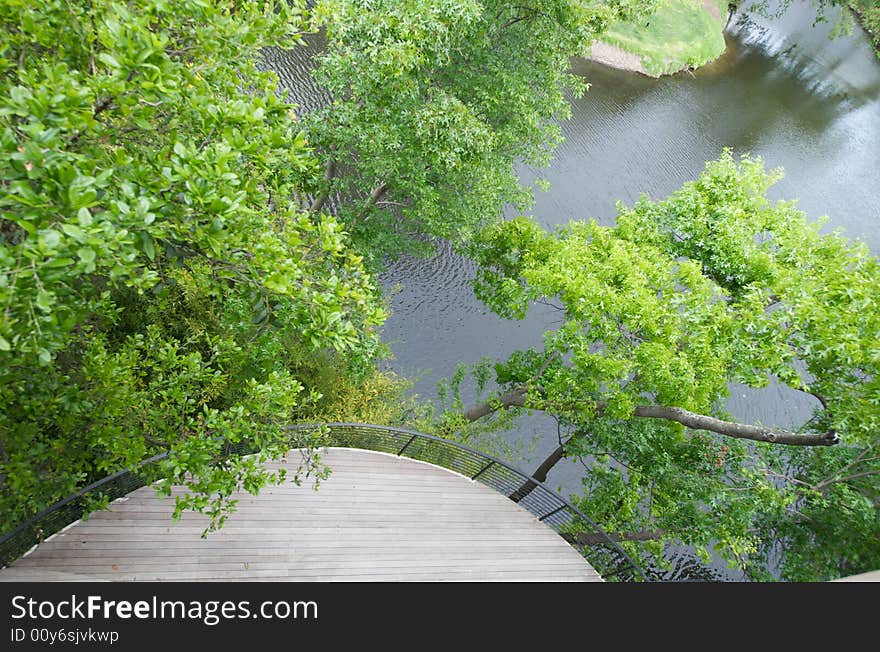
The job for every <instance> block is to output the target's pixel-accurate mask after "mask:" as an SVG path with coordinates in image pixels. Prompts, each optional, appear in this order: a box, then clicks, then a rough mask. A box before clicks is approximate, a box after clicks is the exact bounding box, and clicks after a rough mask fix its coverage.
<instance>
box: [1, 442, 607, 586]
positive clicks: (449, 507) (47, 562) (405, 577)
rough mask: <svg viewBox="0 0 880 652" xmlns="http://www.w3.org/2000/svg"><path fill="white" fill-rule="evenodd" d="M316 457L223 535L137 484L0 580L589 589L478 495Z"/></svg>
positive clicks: (398, 470) (426, 477) (465, 486)
mask: <svg viewBox="0 0 880 652" xmlns="http://www.w3.org/2000/svg"><path fill="white" fill-rule="evenodd" d="M325 460H326V462H327V463H328V464H330V465H331V466H333V468H334V474H333V475H332V476H331V477H330V479H329V480H327V481H325V482H323V483H322V485H321V488H320V489H319V491H317V492H315V491H313V490H312V488H311V485H310V484H309V483H305V484H304V486H301V487H297V486H295V485H293V484H287V485H285V486H282V487H269V488H266V489H265V490H264V491H263V492H262V493H261V494H260V495H259V496H257V497H254V496H251V495H249V494H244V493H243V494H241V496H240V500H239V503H238V511H237V512H235V513H234V514H232V515H231V516H230V518H229V520H228V521H227V525H226V526H225V527H224V528H223V529H222V530H221V531H219V532H215V533H211V534H209V535H208V537H207V538H204V539H203V538H201V536H200V535H201V533H202V531H203V530H204V528H205V526H206V525H207V523H208V519H207V518H206V517H204V516H202V515H199V514H191V513H187V514H185V515H184V516H183V517H182V518H181V519H180V521H179V522H172V521H171V520H170V513H171V511H172V508H173V501H171V500H169V499H167V498H165V497H162V496H160V495H158V494H157V493H156V491H155V489H154V488H153V487H143V488H141V489H139V490H137V491H135V492H133V493H132V494H130V495H129V496H127V497H125V498H123V499H120V500H117V501H114V502H113V503H111V505H110V508H109V509H108V510H105V511H102V512H98V513H95V514H93V515H92V516H91V517H90V518H89V519H87V520H83V521H81V522H79V523H77V524H75V525H73V526H72V527H70V528H69V529H68V530H67V531H65V532H63V533H61V534H59V535H57V536H55V537H54V538H52V539H51V540H50V541H47V542H45V543H43V544H42V545H40V546H39V547H38V548H37V549H36V550H34V551H33V552H32V553H31V554H29V555H27V556H25V557H23V558H22V559H20V560H18V561H16V562H15V563H14V564H13V565H12V566H11V567H10V568H7V569H3V570H0V580H10V579H12V578H15V579H16V580H22V579H34V580H36V579H43V580H45V581H67V580H70V581H76V580H81V579H84V578H85V579H107V580H116V581H119V580H123V581H140V580H164V581H184V580H189V581H192V580H197V581H211V580H216V581H222V580H242V581H257V580H266V581H277V580H302V581H337V580H363V581H426V580H431V581H437V580H449V579H452V580H459V581H469V580H476V581H500V580H514V581H531V580H536V581H554V580H556V581H601V578H599V577H598V575H597V574H596V573H595V571H594V570H593V569H592V568H591V567H590V566H589V564H587V563H586V561H585V560H584V559H583V558H582V557H581V556H580V555H579V554H578V553H577V552H576V551H575V550H574V549H573V548H571V547H570V546H569V545H568V544H567V543H566V542H565V541H563V540H562V539H561V538H560V537H559V536H558V535H557V534H556V533H555V532H554V531H553V530H551V529H549V528H548V527H546V526H545V525H544V524H542V523H540V522H538V520H537V519H536V518H535V517H534V516H533V515H532V514H530V513H529V512H527V511H526V510H525V509H523V508H522V506H520V505H517V504H515V503H513V502H511V501H509V500H508V499H507V498H506V497H505V496H503V495H500V494H498V493H496V492H495V491H494V490H492V489H491V488H489V487H486V486H484V485H481V484H479V483H476V482H473V481H471V480H469V479H467V478H464V477H462V476H460V475H456V474H454V473H450V472H447V471H444V470H443V469H439V468H437V467H434V466H431V465H427V464H420V463H416V462H414V461H412V460H408V459H405V458H396V457H392V456H388V455H379V454H376V453H372V452H366V451H351V450H339V449H332V450H329V451H327V452H326V453H325ZM271 466H274V467H276V468H277V467H279V466H283V465H280V464H274V465H271ZM181 493H183V489H182V488H179V487H175V488H173V490H172V494H174V495H181Z"/></svg>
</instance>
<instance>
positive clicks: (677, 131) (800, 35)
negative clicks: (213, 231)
mask: <svg viewBox="0 0 880 652" xmlns="http://www.w3.org/2000/svg"><path fill="white" fill-rule="evenodd" d="M812 22H813V13H812V11H811V9H810V8H809V6H806V5H799V4H797V3H795V4H794V5H793V6H792V7H791V8H790V9H789V11H788V12H786V13H785V14H784V15H783V16H782V17H781V18H775V19H770V18H764V17H760V16H755V15H745V14H741V15H738V16H737V17H735V18H734V20H733V21H731V25H730V26H729V27H728V31H727V34H726V39H727V44H728V47H727V52H726V53H725V54H724V55H723V56H722V57H721V58H720V59H719V60H718V61H716V62H715V63H713V64H711V65H709V66H706V67H704V68H702V69H700V70H697V71H696V72H695V73H693V74H691V73H683V74H679V75H675V76H672V77H664V78H661V79H659V80H655V79H649V78H646V77H642V76H640V75H634V74H630V73H626V72H621V71H616V70H612V69H609V68H605V67H603V66H600V65H597V64H593V63H590V62H587V61H576V62H573V68H574V71H575V72H576V73H577V74H580V75H583V76H584V77H586V79H587V80H588V81H589V82H590V83H591V88H590V90H589V92H588V93H586V94H585V95H584V97H583V98H580V99H575V100H572V117H571V119H570V120H569V121H567V122H566V123H564V124H563V125H562V129H563V133H564V135H565V141H564V142H563V143H562V144H561V145H560V146H559V148H558V149H557V150H556V152H555V156H554V160H553V162H552V163H551V165H550V167H549V168H548V169H545V170H540V171H535V170H532V169H529V168H526V167H523V168H522V169H521V170H520V174H521V178H522V179H523V181H524V182H530V181H531V180H533V179H534V178H535V177H536V176H542V177H544V178H546V179H548V180H549V181H550V190H549V191H548V192H543V193H542V192H537V193H536V194H537V196H536V202H535V205H534V208H533V209H532V211H530V214H532V215H534V217H535V218H536V219H537V220H538V221H539V222H541V223H542V224H544V225H545V226H548V227H549V226H554V225H557V224H561V223H565V222H567V221H568V220H570V219H587V218H591V217H592V218H596V219H598V220H599V221H601V222H603V223H606V224H607V223H610V222H612V221H613V219H614V215H615V210H614V204H615V202H616V201H617V200H621V201H623V202H625V203H627V204H631V203H632V202H633V201H634V200H636V199H637V198H638V197H639V195H640V194H642V193H647V194H648V195H649V196H651V197H653V198H655V199H660V198H663V197H665V196H666V195H668V194H669V193H670V192H672V191H674V190H675V189H676V188H678V187H680V186H681V185H682V184H683V183H684V182H685V181H688V180H690V179H694V178H696V177H697V176H698V175H699V174H700V172H701V171H702V169H703V167H704V164H705V162H706V161H708V160H712V159H715V158H718V157H719V156H720V154H721V152H722V149H723V148H724V147H730V148H732V149H733V151H734V152H735V153H738V154H742V153H746V152H749V153H751V154H753V155H760V156H761V157H763V158H764V160H765V161H766V163H767V166H768V167H777V166H781V167H783V168H784V169H785V171H786V176H785V178H784V179H783V180H782V181H781V182H780V183H778V184H777V185H776V186H775V187H774V188H773V189H772V191H771V197H773V198H775V199H794V198H798V199H799V200H800V201H799V206H800V208H801V209H802V210H804V211H805V212H806V213H807V215H808V217H809V218H810V219H816V218H819V217H820V216H823V215H828V216H829V223H828V225H827V227H826V228H827V229H833V228H842V229H843V230H844V233H845V234H847V235H848V236H850V237H854V238H860V239H862V240H864V241H865V242H866V243H867V244H868V246H869V247H870V248H871V249H872V250H873V251H874V252H880V229H878V220H880V196H878V192H877V185H878V183H880V162H878V153H880V63H878V61H877V59H876V57H875V55H874V54H873V52H872V50H871V46H870V44H869V42H868V40H867V38H866V37H865V35H864V34H863V33H862V32H861V30H859V29H858V28H856V29H855V32H854V33H853V35H851V36H848V37H843V38H838V39H835V40H830V39H829V38H828V34H829V29H830V24H820V25H818V26H813V25H812ZM831 22H833V17H832V21H831ZM298 61H299V60H290V61H288V62H285V60H284V59H283V57H281V55H278V56H276V57H275V58H274V59H272V58H270V65H271V66H272V67H273V68H275V69H276V70H279V73H281V77H282V80H283V81H285V85H287V86H288V87H295V86H297V85H298V84H297V83H295V80H296V79H302V77H301V75H299V74H298V73H296V72H295V71H293V72H292V71H291V68H290V67H289V66H292V65H301V63H302V62H301V61H299V64H298V63H297V62H298ZM300 88H302V86H300ZM318 92H319V91H318V90H317V89H313V88H312V89H308V94H310V95H311V94H312V93H318ZM472 276H473V268H472V265H471V264H470V263H469V262H468V261H466V260H464V259H462V258H460V257H458V256H456V255H455V254H454V253H453V252H451V251H450V250H449V248H448V247H440V249H439V252H438V254H437V255H436V256H434V257H432V258H430V259H428V260H416V259H410V258H404V259H403V260H400V261H397V262H396V263H395V264H394V265H393V266H392V267H391V268H390V269H389V270H388V271H387V272H386V273H385V274H384V275H383V276H382V279H381V280H382V284H383V287H384V288H385V290H386V292H387V293H388V294H389V296H390V297H391V299H390V300H391V309H392V311H393V314H392V315H391V317H390V318H389V319H388V321H387V323H386V325H385V329H384V338H385V340H386V341H387V342H388V343H389V345H390V347H391V350H392V351H393V354H394V359H393V360H391V361H390V362H389V363H388V366H389V368H390V369H393V370H394V371H396V372H397V373H399V374H401V375H403V376H406V377H410V378H417V379H418V380H417V381H416V383H415V386H414V388H413V391H414V392H415V393H417V394H418V395H419V396H421V397H422V398H424V399H427V400H435V399H436V395H437V394H436V383H437V381H438V380H439V379H441V378H443V377H447V376H449V375H450V374H451V373H452V372H453V371H454V369H455V366H456V365H457V364H458V363H459V362H465V363H470V362H475V361H477V360H478V359H480V357H482V356H489V357H493V358H502V359H503V358H506V357H507V355H509V354H510V353H511V352H512V351H514V350H516V349H518V348H525V347H529V346H538V345H540V341H541V334H542V333H543V332H544V330H546V329H548V328H550V327H552V326H553V325H554V324H555V323H556V322H557V321H558V319H559V316H558V314H555V311H554V310H552V309H550V308H546V307H543V306H540V305H536V306H535V307H534V309H533V310H532V312H531V313H530V314H529V316H528V318H527V319H526V320H524V321H521V322H516V321H505V320H502V319H499V318H497V317H495V316H494V315H492V314H490V313H489V312H488V310H486V308H485V307H484V306H482V304H480V303H479V302H478V301H477V300H476V298H475V297H474V296H473V293H472V292H471V290H470V279H471V278H472ZM728 409H729V410H730V411H731V413H732V414H733V415H734V416H735V417H737V418H739V419H742V420H745V421H748V422H752V423H754V422H757V421H763V422H765V423H769V422H774V423H776V424H778V425H781V426H787V425H794V424H796V423H801V422H803V420H804V417H805V415H808V414H809V413H810V411H811V409H812V406H811V404H810V402H809V401H808V400H806V399H804V398H803V397H802V396H798V395H795V394H794V393H793V392H790V391H786V390H785V389H784V388H780V387H778V386H777V387H771V388H769V389H766V390H761V391H760V392H756V391H751V390H748V389H747V388H742V387H733V388H732V395H731V399H730V401H729V405H728ZM505 437H506V438H507V439H508V441H509V442H510V443H511V444H512V445H514V446H517V447H520V448H521V451H520V454H519V456H518V459H516V460H515V462H516V463H517V464H518V465H519V466H521V467H523V468H526V469H531V468H534V466H536V465H537V463H538V462H539V461H540V460H542V459H543V458H544V457H545V456H546V455H547V454H548V453H549V451H550V450H552V448H554V447H555V445H556V427H555V424H554V422H552V421H551V420H549V419H546V418H541V417H537V416H536V417H529V418H527V419H526V420H524V421H523V423H522V424H521V427H519V428H518V429H517V430H516V431H512V432H509V433H506V434H505ZM582 471H583V469H582V468H581V467H580V466H578V465H577V464H575V463H573V462H564V463H561V464H560V465H558V466H557V468H556V469H554V471H553V472H552V473H551V475H550V476H549V478H548V483H549V484H550V485H551V486H555V487H558V488H560V489H561V490H562V491H563V493H570V492H572V491H577V489H578V487H579V478H580V476H581V474H582ZM678 561H679V565H680V566H688V565H691V564H692V560H691V559H690V558H689V556H688V555H687V554H681V555H680V556H679V559H678ZM713 572H715V573H717V574H719V575H718V576H720V577H723V578H724V579H741V577H740V576H738V575H736V574H731V573H728V572H726V571H723V570H721V569H720V567H719V568H716V569H714V571H713Z"/></svg>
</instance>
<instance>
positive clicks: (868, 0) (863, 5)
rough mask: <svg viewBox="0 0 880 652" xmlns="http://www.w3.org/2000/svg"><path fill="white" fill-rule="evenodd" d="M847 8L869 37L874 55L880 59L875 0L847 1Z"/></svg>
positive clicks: (878, 9) (878, 13)
mask: <svg viewBox="0 0 880 652" xmlns="http://www.w3.org/2000/svg"><path fill="white" fill-rule="evenodd" d="M849 8H850V9H851V10H852V12H853V14H854V15H855V17H856V20H857V21H858V22H859V24H860V25H861V26H862V29H864V30H865V33H866V34H867V35H868V36H869V37H870V39H871V44H872V45H873V46H874V54H876V55H877V56H878V57H880V5H878V4H877V1H876V0H849Z"/></svg>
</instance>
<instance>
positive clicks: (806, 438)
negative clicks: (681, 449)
mask: <svg viewBox="0 0 880 652" xmlns="http://www.w3.org/2000/svg"><path fill="white" fill-rule="evenodd" d="M533 390H537V391H539V392H540V391H541V390H540V388H533ZM527 394H528V388H527V387H519V388H517V389H514V390H512V391H510V392H507V393H506V394H502V395H501V396H499V397H498V398H497V399H494V400H491V401H487V402H486V403H482V404H480V405H477V406H475V407H473V408H471V409H470V410H468V411H466V412H465V413H464V417H465V419H467V420H468V421H476V420H477V419H481V418H483V417H486V416H488V415H490V414H492V413H494V412H496V411H498V410H501V409H503V410H506V409H508V408H510V407H528V408H530V409H535V410H541V409H542V408H541V407H540V406H536V405H527V401H526V396H527ZM605 407H606V406H605V404H604V403H602V402H599V403H596V404H595V406H594V408H595V411H596V414H597V416H602V414H603V413H604V411H605ZM633 416H634V417H639V418H644V419H663V420H666V421H674V422H676V423H680V424H682V425H683V426H687V427H688V428H692V429H694V430H708V431H710V432H714V433H717V434H719V435H726V436H727V437H733V438H736V439H750V440H752V441H763V442H767V443H771V444H785V445H788V446H833V445H834V444H837V443H838V442H839V441H840V440H839V439H838V437H837V433H835V432H833V431H831V432H827V433H817V434H798V433H795V432H789V431H787V430H780V429H777V428H767V427H764V426H753V425H749V424H744V423H737V422H734V421H724V420H722V419H716V418H715V417H710V416H706V415H703V414H697V413H695V412H690V411H689V410H685V409H684V408H680V407H668V406H665V405H639V406H637V407H636V408H635V409H634V410H633Z"/></svg>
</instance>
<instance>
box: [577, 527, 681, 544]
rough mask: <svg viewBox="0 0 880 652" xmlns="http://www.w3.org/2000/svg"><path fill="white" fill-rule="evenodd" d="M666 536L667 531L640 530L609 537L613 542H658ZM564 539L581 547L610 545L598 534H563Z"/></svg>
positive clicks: (610, 534)
mask: <svg viewBox="0 0 880 652" xmlns="http://www.w3.org/2000/svg"><path fill="white" fill-rule="evenodd" d="M664 534H666V532H665V530H639V531H636V532H610V533H609V534H608V537H609V538H610V539H611V540H612V541H617V542H620V541H656V540H658V539H660V538H662V537H663V535H664ZM562 537H563V538H564V539H565V540H566V541H568V542H569V543H576V544H578V545H581V546H597V545H602V544H604V543H608V539H606V538H605V537H604V536H602V535H601V534H599V533H598V532H580V533H578V534H577V535H573V534H563V535H562Z"/></svg>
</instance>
